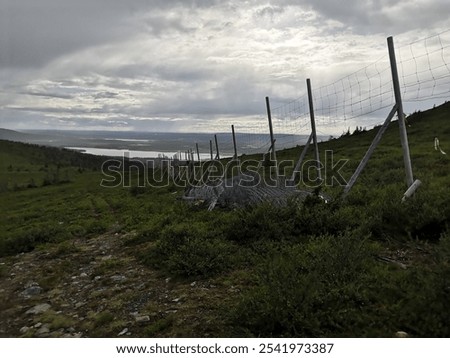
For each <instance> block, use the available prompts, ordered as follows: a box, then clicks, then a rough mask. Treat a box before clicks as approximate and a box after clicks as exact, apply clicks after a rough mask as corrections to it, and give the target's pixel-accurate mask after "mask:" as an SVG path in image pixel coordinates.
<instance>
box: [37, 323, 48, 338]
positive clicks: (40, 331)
mask: <svg viewBox="0 0 450 358" xmlns="http://www.w3.org/2000/svg"><path fill="white" fill-rule="evenodd" d="M47 333H50V328H49V327H48V324H44V325H43V326H42V327H41V328H39V330H38V331H37V332H36V334H39V335H42V334H47Z"/></svg>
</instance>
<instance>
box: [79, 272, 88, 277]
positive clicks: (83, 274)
mask: <svg viewBox="0 0 450 358" xmlns="http://www.w3.org/2000/svg"><path fill="white" fill-rule="evenodd" d="M87 276H88V274H87V273H86V272H82V273H81V274H80V277H81V278H84V277H87Z"/></svg>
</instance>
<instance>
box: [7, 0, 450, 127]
mask: <svg viewBox="0 0 450 358" xmlns="http://www.w3.org/2000/svg"><path fill="white" fill-rule="evenodd" d="M449 14H450V2H449V1H448V0H397V1H396V0H342V1H332V0H297V1H294V0H279V1H258V0H253V1H238V0H231V1H216V0H185V1H181V0H180V1H178V0H132V1H125V0H76V1H75V0H0V127H4V128H9V129H17V130H20V129H40V128H42V129H47V128H51V129H110V130H117V129H123V130H143V131H184V132H189V131H194V132H195V131H204V132H214V131H217V130H221V129H222V128H224V126H225V124H226V125H227V126H228V124H229V123H235V124H236V126H237V127H239V125H241V124H242V125H243V126H244V124H245V123H251V121H252V120H255V119H262V120H263V118H265V102H264V97H265V96H270V97H271V99H272V101H274V102H275V103H284V102H288V101H290V100H292V99H294V98H297V97H299V96H301V95H302V94H303V93H304V92H305V79H306V78H311V80H312V82H313V84H314V85H321V84H327V83H330V82H332V81H334V80H335V79H337V78H340V77H342V76H344V75H346V74H348V73H350V72H351V71H354V70H357V69H359V68H361V67H363V66H365V65H366V64H367V63H368V62H370V61H373V60H375V59H377V58H378V57H380V56H383V55H385V54H386V51H387V50H386V37H387V36H390V35H393V36H394V37H395V39H396V41H397V42H398V43H410V42H411V41H414V40H416V39H418V38H423V37H426V36H429V35H431V34H435V33H438V32H440V31H443V30H446V29H449V28H450V16H449ZM397 42H396V43H397Z"/></svg>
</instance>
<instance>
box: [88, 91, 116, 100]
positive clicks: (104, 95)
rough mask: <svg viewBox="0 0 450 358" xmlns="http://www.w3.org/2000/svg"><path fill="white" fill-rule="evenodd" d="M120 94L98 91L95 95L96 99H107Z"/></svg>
mask: <svg viewBox="0 0 450 358" xmlns="http://www.w3.org/2000/svg"><path fill="white" fill-rule="evenodd" d="M118 95H119V94H118V93H115V92H108V91H106V92H99V93H96V94H95V95H94V96H93V97H94V99H105V98H114V97H117V96H118Z"/></svg>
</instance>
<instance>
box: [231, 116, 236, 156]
mask: <svg viewBox="0 0 450 358" xmlns="http://www.w3.org/2000/svg"><path fill="white" fill-rule="evenodd" d="M231 132H232V133H233V147H234V156H233V159H237V157H238V153H237V145H236V134H235V133H234V124H232V125H231Z"/></svg>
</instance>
